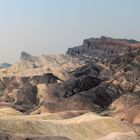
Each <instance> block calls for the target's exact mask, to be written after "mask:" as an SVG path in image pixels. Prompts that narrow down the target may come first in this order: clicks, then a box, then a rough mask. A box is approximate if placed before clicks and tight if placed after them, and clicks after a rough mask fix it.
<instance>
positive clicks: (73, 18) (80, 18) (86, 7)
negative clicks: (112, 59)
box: [0, 0, 140, 63]
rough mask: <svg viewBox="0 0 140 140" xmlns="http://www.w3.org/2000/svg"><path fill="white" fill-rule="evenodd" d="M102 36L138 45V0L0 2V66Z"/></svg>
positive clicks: (14, 0)
mask: <svg viewBox="0 0 140 140" xmlns="http://www.w3.org/2000/svg"><path fill="white" fill-rule="evenodd" d="M102 35H103V36H108V37H114V38H128V39H136V40H139V41H140V0H0V63H2V62H9V63H15V62H16V61H17V60H18V59H19V57H20V53H21V51H26V52H28V53H30V54H32V55H41V54H51V53H53V54H55V53H65V52H66V50H67V48H69V47H74V46H78V45H81V44H82V42H83V40H84V39H86V38H92V37H100V36H102Z"/></svg>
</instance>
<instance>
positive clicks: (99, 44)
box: [67, 36, 140, 59]
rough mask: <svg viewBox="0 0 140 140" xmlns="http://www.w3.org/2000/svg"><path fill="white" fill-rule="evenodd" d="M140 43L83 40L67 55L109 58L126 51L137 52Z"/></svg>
mask: <svg viewBox="0 0 140 140" xmlns="http://www.w3.org/2000/svg"><path fill="white" fill-rule="evenodd" d="M139 47H140V42H138V41H135V40H127V39H113V38H109V37H104V36H102V37H101V38H90V39H85V40H84V41H83V44H82V45H81V46H77V47H74V48H69V49H68V50H67V54H69V55H72V56H84V57H98V59H99V58H109V57H112V56H116V55H118V54H122V53H125V52H127V51H130V50H131V49H132V50H137V49H138V48H139Z"/></svg>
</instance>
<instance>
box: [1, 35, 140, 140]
mask: <svg viewBox="0 0 140 140" xmlns="http://www.w3.org/2000/svg"><path fill="white" fill-rule="evenodd" d="M139 71H140V42H138V41H135V40H127V39H112V38H108V37H101V38H92V39H86V40H84V43H83V45H81V46H79V47H74V48H69V49H68V51H67V54H66V55H42V56H32V55H30V54H28V53H26V52H22V53H21V58H20V60H19V61H18V62H17V63H16V64H14V65H13V66H11V67H9V68H3V69H0V75H1V76H0V124H1V125H0V139H2V140H4V139H5V140H17V139H18V140H27V139H32V140H36V139H39V140H44V139H48V140H56V139H57V140H59V139H62V140H63V139H64V140H73V138H74V139H75V140H97V139H99V140H112V139H118V140H125V139H130V140H132V139H133V140H138V139H140V137H139V136H140V127H139V124H140V119H139V118H140V111H139V110H140V95H139V94H140V93H139V92H140V72H139Z"/></svg>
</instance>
